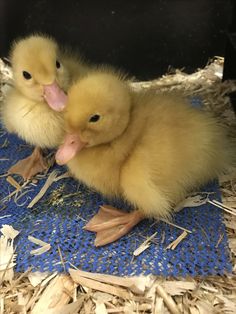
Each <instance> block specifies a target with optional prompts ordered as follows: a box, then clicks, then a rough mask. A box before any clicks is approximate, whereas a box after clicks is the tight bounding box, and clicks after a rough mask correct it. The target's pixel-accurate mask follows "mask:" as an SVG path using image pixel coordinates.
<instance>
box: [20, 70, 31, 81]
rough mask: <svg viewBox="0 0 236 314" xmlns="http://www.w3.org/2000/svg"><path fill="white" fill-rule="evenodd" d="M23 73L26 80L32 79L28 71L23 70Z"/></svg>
mask: <svg viewBox="0 0 236 314" xmlns="http://www.w3.org/2000/svg"><path fill="white" fill-rule="evenodd" d="M22 74H23V76H24V78H25V79H26V80H30V79H31V78H32V76H31V74H30V73H29V72H27V71H23V72H22Z"/></svg>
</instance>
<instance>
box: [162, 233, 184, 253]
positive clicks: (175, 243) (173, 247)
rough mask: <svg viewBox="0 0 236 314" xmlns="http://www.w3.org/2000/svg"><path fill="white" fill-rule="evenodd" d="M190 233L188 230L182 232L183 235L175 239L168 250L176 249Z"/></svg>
mask: <svg viewBox="0 0 236 314" xmlns="http://www.w3.org/2000/svg"><path fill="white" fill-rule="evenodd" d="M187 235H188V233H187V232H186V231H183V232H182V233H181V235H180V236H179V237H178V238H177V239H176V240H174V241H173V242H171V243H170V244H169V245H168V246H167V247H166V249H167V250H169V249H170V250H175V249H176V247H177V246H178V245H179V244H180V242H182V241H183V240H184V239H185V238H186V237H187Z"/></svg>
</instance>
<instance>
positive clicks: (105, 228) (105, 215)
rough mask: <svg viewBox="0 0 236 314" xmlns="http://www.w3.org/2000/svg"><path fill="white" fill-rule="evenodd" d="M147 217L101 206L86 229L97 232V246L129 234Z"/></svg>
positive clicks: (136, 212) (139, 213)
mask: <svg viewBox="0 0 236 314" xmlns="http://www.w3.org/2000/svg"><path fill="white" fill-rule="evenodd" d="M144 218H145V217H144V216H143V215H142V214H141V212H139V211H137V210H134V211H132V212H131V213H127V212H123V211H121V210H118V209H116V208H114V207H112V206H108V205H104V206H101V207H100V209H99V211H98V213H97V214H96V215H95V216H94V217H93V218H92V219H91V220H90V221H89V222H88V223H87V225H86V226H85V227H84V229H86V230H88V231H93V232H96V233H97V234H96V239H95V242H94V244H95V246H103V245H105V244H108V243H111V242H114V241H116V240H118V239H119V238H121V237H122V236H124V235H125V234H127V233H128V232H129V231H130V230H131V229H132V228H133V227H134V226H136V225H137V224H138V223H139V222H140V221H142V220H143V219H144Z"/></svg>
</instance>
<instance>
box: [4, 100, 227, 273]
mask: <svg viewBox="0 0 236 314" xmlns="http://www.w3.org/2000/svg"><path fill="white" fill-rule="evenodd" d="M192 102H193V104H194V105H197V106H198V105H199V103H200V101H199V99H193V100H192ZM0 135H1V137H0V146H2V144H4V145H3V147H1V149H0V172H1V173H5V172H6V170H7V169H8V168H9V167H10V166H11V165H12V164H14V163H15V162H16V161H17V160H19V159H21V158H23V157H25V156H27V155H29V153H30V152H31V151H32V148H30V147H28V146H25V145H24V143H23V142H22V141H20V140H19V139H18V138H17V137H16V136H13V135H8V134H7V133H4V132H2V133H1V134H0ZM54 169H55V168H54ZM58 171H59V172H60V173H62V172H63V171H64V169H63V168H59V167H58ZM16 178H17V177H16ZM17 179H19V178H17ZM44 182H45V179H41V180H39V182H38V184H37V186H33V185H30V186H29V188H28V189H27V190H26V191H28V192H27V193H26V194H25V195H23V196H22V197H21V198H20V199H18V200H17V201H15V200H14V198H12V199H11V200H10V201H8V202H6V203H4V204H5V205H6V207H5V206H4V204H3V202H2V201H1V203H0V210H1V212H0V225H2V224H9V225H12V226H13V227H14V228H15V229H17V230H19V231H20V234H19V236H18V237H17V238H16V240H15V244H16V253H17V265H16V271H19V272H22V271H25V270H27V269H28V268H29V267H32V269H33V270H35V271H36V270H39V271H59V272H62V271H64V267H65V268H66V270H67V269H68V268H69V267H71V265H75V266H76V267H78V268H80V269H83V270H86V271H92V272H101V273H108V274H115V275H138V274H150V273H152V274H156V275H164V276H167V275H174V276H180V275H182V276H184V275H203V276H204V275H214V274H223V273H225V272H230V271H231V270H232V269H231V263H230V258H229V249H228V244H227V236H226V232H225V226H224V223H223V215H222V211H221V210H220V209H218V208H216V207H214V206H212V205H210V204H206V205H202V206H200V207H194V208H185V209H183V210H182V211H180V212H179V213H177V214H176V215H175V216H174V218H173V222H174V223H176V224H177V225H180V226H182V227H185V228H186V229H189V230H191V231H192V234H189V235H188V236H187V237H186V238H185V240H184V241H182V242H181V243H180V244H179V245H178V246H177V248H176V249H175V250H170V249H166V247H167V246H168V245H169V244H170V243H171V242H172V241H173V240H175V239H176V238H177V237H178V236H179V235H180V234H181V232H182V231H181V230H179V229H177V228H175V227H171V226H170V225H168V224H166V223H164V222H158V221H156V222H155V221H153V220H146V221H143V222H142V223H140V224H139V225H138V226H137V227H135V228H134V229H133V231H132V232H131V233H130V234H129V235H127V236H125V237H123V238H122V239H120V240H119V241H117V242H115V243H113V244H110V245H107V246H105V247H101V248H96V247H94V245H93V242H94V238H95V234H94V233H91V232H88V231H85V230H83V226H84V225H85V223H86V221H88V220H89V219H90V218H91V217H92V216H93V215H94V214H95V213H96V212H97V211H98V208H99V205H101V204H104V203H107V201H106V200H104V199H103V198H102V197H101V196H100V195H99V194H97V193H96V192H94V191H91V190H89V189H88V188H87V187H85V186H84V185H81V184H80V183H78V182H77V181H75V180H73V179H71V178H67V179H63V180H61V181H58V182H57V183H54V184H53V185H52V186H51V188H50V189H49V190H48V191H47V193H46V194H45V196H44V197H43V198H42V199H41V200H40V201H39V202H38V203H37V204H36V205H35V206H34V207H33V208H32V209H28V208H27V205H28V204H29V203H30V200H31V199H32V198H33V197H34V196H35V195H36V194H37V193H38V191H39V189H40V188H41V187H42V186H43V184H44ZM0 184H1V190H0V200H2V199H3V198H4V197H6V196H7V195H9V193H10V192H11V191H13V188H12V187H11V186H10V185H9V183H8V182H7V181H6V178H0ZM201 191H204V192H206V191H209V192H214V194H211V196H210V197H212V198H214V199H218V200H220V193H219V188H218V184H217V183H216V182H214V183H211V184H209V185H208V186H207V187H204V188H202V190H201ZM113 205H117V206H118V207H122V206H124V204H121V202H119V201H114V202H113ZM154 232H157V235H156V237H155V238H154V242H153V243H152V244H151V246H150V248H149V249H147V250H146V251H145V252H144V253H143V254H141V255H140V256H138V257H135V258H134V257H133V255H132V253H133V251H134V250H135V249H136V248H137V247H138V246H139V245H140V244H141V243H142V242H143V241H144V240H145V238H146V237H147V236H150V235H152V234H153V233H154ZM29 235H31V236H34V237H36V238H38V239H40V240H43V241H45V242H47V243H50V244H51V249H50V250H49V251H48V252H46V253H43V254H42V255H39V256H32V255H31V254H30V251H31V250H32V249H35V248H38V246H37V245H36V244H33V243H32V242H30V241H29V240H28V236H29ZM220 238H222V239H221V241H220V242H219V239H220ZM218 242H219V243H218ZM59 250H60V252H61V255H62V259H63V263H62V261H61V257H60V254H59ZM63 264H64V265H63Z"/></svg>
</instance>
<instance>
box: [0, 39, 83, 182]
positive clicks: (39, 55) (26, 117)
mask: <svg viewBox="0 0 236 314" xmlns="http://www.w3.org/2000/svg"><path fill="white" fill-rule="evenodd" d="M10 60H11V64H12V71H13V79H14V86H13V87H12V88H11V90H10V91H9V93H8V94H7V95H6V100H5V103H4V105H3V108H2V110H1V111H2V112H1V115H2V122H3V125H4V126H5V128H6V129H7V130H8V131H9V132H12V133H15V134H17V135H18V136H19V137H20V138H22V139H23V140H25V141H26V142H27V143H29V144H31V145H35V146H36V148H35V150H34V151H33V154H32V155H31V156H29V157H28V158H27V159H24V160H22V161H20V162H18V163H17V164H16V165H15V166H13V167H12V168H11V169H10V170H9V172H10V173H18V174H21V175H22V176H23V177H24V179H28V178H30V177H32V176H33V175H34V174H36V173H38V172H40V171H43V170H44V169H45V168H47V164H46V163H45V161H44V159H43V157H42V154H41V149H43V148H54V147H57V146H58V145H59V143H60V142H61V139H62V137H63V134H64V133H63V127H62V125H63V118H62V113H61V111H62V110H63V108H64V106H65V103H66V100H67V95H66V93H65V92H66V91H67V89H68V87H69V86H70V84H71V83H72V82H73V81H74V80H75V79H76V78H78V77H80V76H83V75H84V74H85V73H86V72H87V71H88V66H87V65H85V64H83V62H82V61H81V60H80V59H79V57H75V56H73V55H72V54H70V53H68V52H66V51H62V50H61V49H59V47H58V44H57V43H56V41H55V40H54V39H52V38H49V37H47V36H42V35H31V36H29V37H26V38H24V39H21V40H19V41H17V42H15V43H14V44H13V46H12V50H11V53H10Z"/></svg>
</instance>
